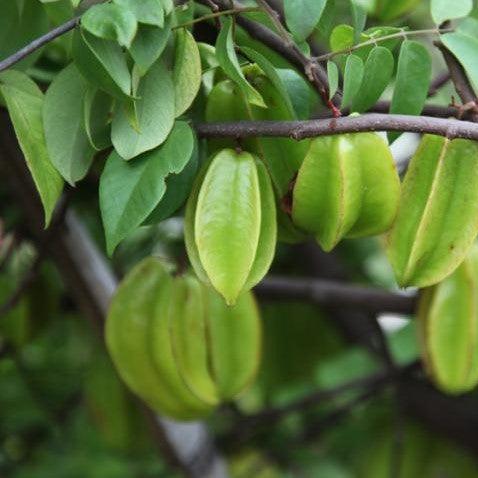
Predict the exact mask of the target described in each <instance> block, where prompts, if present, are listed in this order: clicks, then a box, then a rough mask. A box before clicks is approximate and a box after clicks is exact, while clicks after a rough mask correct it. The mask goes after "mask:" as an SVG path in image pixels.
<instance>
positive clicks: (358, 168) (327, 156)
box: [292, 133, 400, 251]
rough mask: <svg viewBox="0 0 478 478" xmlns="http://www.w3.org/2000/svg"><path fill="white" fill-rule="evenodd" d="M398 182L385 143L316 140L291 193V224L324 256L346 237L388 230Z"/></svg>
mask: <svg viewBox="0 0 478 478" xmlns="http://www.w3.org/2000/svg"><path fill="white" fill-rule="evenodd" d="M399 197H400V179H399V177H398V173H397V170H396V167H395V164H394V162H393V157H392V154H391V152H390V149H389V148H388V145H387V144H386V142H385V141H384V140H383V139H382V138H381V137H380V136H378V135H377V134H375V133H360V134H344V135H338V136H330V137H323V138H317V139H314V140H313V141H312V142H311V145H310V148H309V151H308V153H307V156H306V157H305V159H304V162H303V163H302V166H301V167H300V169H299V173H298V175H297V179H296V181H295V185H294V188H293V196H292V219H293V221H294V223H295V224H296V225H297V226H298V227H300V228H301V229H303V230H304V231H307V232H309V233H311V234H314V235H315V237H316V238H317V241H318V242H319V244H320V246H321V247H322V248H323V249H324V250H325V251H330V250H332V249H333V248H334V247H335V246H336V245H337V243H338V242H339V241H340V240H341V239H342V238H344V237H363V236H372V235H376V234H381V233H383V232H385V231H387V230H388V229H389V228H390V227H391V225H392V223H393V221H394V219H395V216H396V213H397V209H398V204H399Z"/></svg>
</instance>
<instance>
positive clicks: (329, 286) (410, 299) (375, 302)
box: [254, 276, 417, 314]
mask: <svg viewBox="0 0 478 478" xmlns="http://www.w3.org/2000/svg"><path fill="white" fill-rule="evenodd" d="M254 291H255V292H256V293H257V295H258V296H259V297H260V298H261V299H264V300H271V299H272V300H284V301H291V300H294V301H295V300H298V301H304V300H305V301H309V302H313V303H316V304H320V305H323V306H327V307H333V308H340V309H348V310H350V309H354V310H361V311H366V312H371V313H375V314H377V313H382V312H395V313H400V314H413V313H414V311H415V306H416V300H417V297H416V295H403V294H398V293H396V292H389V291H386V290H381V289H377V288H372V287H364V286H357V285H349V284H344V283H341V282H336V281H331V280H322V279H313V278H307V279H304V278H289V277H278V276H268V277H266V278H265V279H264V280H263V281H262V282H260V283H259V284H258V285H257V286H256V287H255V289H254Z"/></svg>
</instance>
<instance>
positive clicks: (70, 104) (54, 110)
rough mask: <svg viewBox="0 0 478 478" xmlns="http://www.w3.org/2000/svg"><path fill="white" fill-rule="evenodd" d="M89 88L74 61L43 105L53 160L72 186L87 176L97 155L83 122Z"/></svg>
mask: <svg viewBox="0 0 478 478" xmlns="http://www.w3.org/2000/svg"><path fill="white" fill-rule="evenodd" d="M87 89H88V84H87V83H86V81H85V80H84V79H83V77H82V76H81V75H80V73H79V71H78V69H77V68H76V66H75V65H74V64H72V65H70V66H67V67H66V68H65V69H64V70H62V71H61V72H60V73H59V74H58V75H57V76H56V77H55V79H54V80H53V82H52V83H51V85H50V87H49V88H48V91H47V92H46V95H45V102H44V105H43V126H44V128H45V139H46V145H47V149H48V153H49V155H50V160H51V162H52V163H53V164H54V165H55V167H56V169H57V170H58V171H59V172H60V174H61V175H62V176H63V178H64V179H65V180H66V181H68V182H69V183H70V184H72V185H74V184H75V182H76V181H79V180H80V179H83V177H84V176H85V175H86V173H87V172H88V169H89V167H90V165H91V162H92V160H93V154H94V149H93V148H92V147H91V145H90V141H89V139H88V135H87V133H86V130H85V127H84V123H83V120H84V117H83V103H84V99H85V95H86V92H87Z"/></svg>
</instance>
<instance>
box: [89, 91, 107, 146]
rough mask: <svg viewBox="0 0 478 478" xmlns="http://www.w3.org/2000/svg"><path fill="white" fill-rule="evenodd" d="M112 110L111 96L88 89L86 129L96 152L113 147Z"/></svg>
mask: <svg viewBox="0 0 478 478" xmlns="http://www.w3.org/2000/svg"><path fill="white" fill-rule="evenodd" d="M112 109H113V99H112V98H111V96H109V95H108V94H107V93H105V92H104V91H101V90H99V89H97V88H94V87H92V86H90V87H89V88H88V90H87V91H86V94H85V98H84V104H83V116H84V127H85V131H86V134H87V136H88V140H89V142H90V144H91V146H92V147H93V148H94V149H95V150H96V151H102V150H103V149H106V148H108V147H109V146H111V121H110V119H111V111H112Z"/></svg>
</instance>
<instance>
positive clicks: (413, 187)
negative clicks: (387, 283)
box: [387, 135, 478, 287]
mask: <svg viewBox="0 0 478 478" xmlns="http://www.w3.org/2000/svg"><path fill="white" fill-rule="evenodd" d="M477 233H478V144H477V143H476V142H474V141H470V140H465V139H453V140H450V139H447V138H443V137H441V136H432V135H427V136H424V137H423V139H422V142H421V144H420V146H419V148H418V150H417V152H416V153H415V155H414V156H413V158H412V160H411V162H410V166H409V168H408V170H407V173H406V175H405V179H404V181H403V186H402V198H401V201H400V207H399V211H398V215H397V219H396V221H395V223H394V225H393V228H392V229H391V231H390V234H389V236H388V240H387V252H388V257H389V260H390V262H391V264H392V267H393V270H394V272H395V276H396V279H397V282H398V283H399V285H401V286H402V287H405V286H417V287H427V286H430V285H433V284H436V283H437V282H440V281H441V280H442V279H444V278H445V277H446V276H447V275H448V274H450V273H451V272H453V270H454V269H455V268H456V267H458V265H459V264H460V263H461V262H462V261H463V259H464V258H465V256H466V254H467V252H468V250H469V249H470V247H471V245H472V244H473V241H474V239H475V237H476V235H477Z"/></svg>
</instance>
